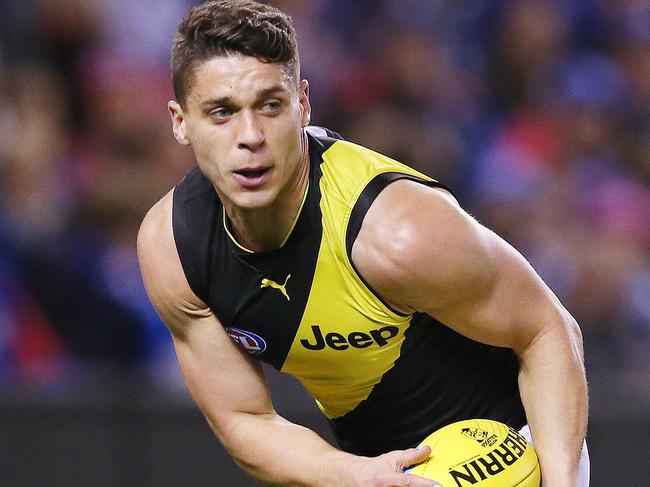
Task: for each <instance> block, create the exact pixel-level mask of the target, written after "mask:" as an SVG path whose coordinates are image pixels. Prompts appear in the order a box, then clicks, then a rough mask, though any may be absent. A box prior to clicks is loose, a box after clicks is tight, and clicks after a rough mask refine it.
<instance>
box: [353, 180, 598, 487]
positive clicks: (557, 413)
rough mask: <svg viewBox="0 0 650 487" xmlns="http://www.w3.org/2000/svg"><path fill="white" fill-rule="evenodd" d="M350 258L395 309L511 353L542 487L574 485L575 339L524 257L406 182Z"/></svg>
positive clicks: (578, 399)
mask: <svg viewBox="0 0 650 487" xmlns="http://www.w3.org/2000/svg"><path fill="white" fill-rule="evenodd" d="M395 201H399V202H400V204H399V205H395V204H394V202H395ZM352 257H353V259H354V261H355V264H356V265H357V267H358V268H359V270H360V272H361V273H362V274H363V275H364V277H365V278H366V279H367V280H368V281H369V283H370V284H371V285H372V286H373V287H375V288H376V290H377V291H378V292H379V293H380V294H381V295H382V296H383V297H384V298H385V299H386V300H387V301H388V302H389V303H391V304H392V305H393V306H394V307H396V308H398V309H402V310H404V311H408V312H412V311H421V312H426V313H428V314H430V315H431V316H433V317H435V318H436V319H438V320H440V321H441V322H442V323H445V324H446V325H447V326H449V327H451V328H453V329H455V330H456V331H458V332H459V333H462V334H463V335H465V336H467V337H470V338H472V339H474V340H476V341H480V342H483V343H487V344H491V345H496V346H501V347H509V348H512V349H513V350H514V351H515V353H516V354H517V356H518V357H519V360H520V374H519V385H520V392H521V397H522V401H523V403H524V407H525V410H526V415H527V418H528V421H529V424H530V427H531V430H532V433H533V436H534V439H535V445H536V448H537V452H538V455H539V459H540V463H541V466H542V475H543V478H544V482H545V485H547V486H552V487H561V486H575V482H576V478H577V466H578V462H579V457H580V451H581V447H582V443H583V439H584V434H585V429H586V421H587V386H586V380H585V373H584V367H583V356H582V338H581V333H580V330H579V328H578V325H577V323H576V322H575V320H574V319H573V318H572V316H571V315H570V314H569V313H568V311H567V310H566V309H565V308H564V307H563V306H562V305H561V303H560V302H559V300H558V299H557V298H556V296H555V295H554V294H553V293H552V292H551V291H550V289H549V288H548V287H547V286H546V285H545V284H544V283H543V282H542V280H541V279H540V278H539V277H538V276H537V274H536V273H535V271H534V270H533V269H532V267H531V266H530V265H529V264H528V263H527V262H526V260H525V259H524V258H523V257H522V256H521V255H520V254H519V253H518V252H517V251H516V250H515V249H514V248H513V247H511V246H510V245H509V244H507V243H506V242H505V241H504V240H502V239H501V238H499V237H498V236H497V235H495V234H494V233H493V232H491V231H490V230H488V229H486V228H485V227H483V226H481V225H480V224H479V223H478V222H476V221H475V220H474V219H472V218H471V217H470V216H469V215H468V214H467V213H465V212H464V211H463V210H462V209H461V208H460V207H459V206H458V204H457V203H456V202H455V200H454V199H453V198H452V197H451V196H450V195H449V194H448V193H446V192H444V191H442V190H438V189H431V188H428V187H426V186H423V185H419V184H417V183H413V182H410V181H397V182H395V183H393V184H391V185H389V186H388V187H387V188H386V189H385V190H384V191H383V192H382V193H381V194H380V195H379V197H378V198H377V200H376V201H375V202H374V203H373V205H372V206H371V208H370V210H369V211H368V214H367V215H366V218H365V220H364V223H363V226H362V228H361V231H360V233H359V236H358V238H357V241H356V242H355V246H354V248H353V252H352Z"/></svg>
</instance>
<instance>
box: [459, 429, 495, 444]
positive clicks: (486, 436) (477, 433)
mask: <svg viewBox="0 0 650 487" xmlns="http://www.w3.org/2000/svg"><path fill="white" fill-rule="evenodd" d="M461 433H462V434H463V435H465V436H467V437H468V438H471V439H473V440H476V442H477V443H480V444H481V446H492V445H494V444H495V443H496V442H497V440H498V439H499V438H498V436H497V435H491V434H490V433H489V432H487V431H485V430H484V429H481V428H463V429H462V430H461Z"/></svg>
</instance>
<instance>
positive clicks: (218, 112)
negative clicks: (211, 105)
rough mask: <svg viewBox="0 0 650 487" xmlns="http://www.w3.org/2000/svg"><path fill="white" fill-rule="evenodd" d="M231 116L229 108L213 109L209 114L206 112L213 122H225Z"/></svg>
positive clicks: (231, 112)
mask: <svg viewBox="0 0 650 487" xmlns="http://www.w3.org/2000/svg"><path fill="white" fill-rule="evenodd" d="M232 114H233V111H232V110H231V109H230V108H226V107H220V108H215V109H214V110H210V112H208V115H209V116H210V118H213V119H215V120H227V119H228V118H230V117H231V116H232Z"/></svg>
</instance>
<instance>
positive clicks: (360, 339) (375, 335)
mask: <svg viewBox="0 0 650 487" xmlns="http://www.w3.org/2000/svg"><path fill="white" fill-rule="evenodd" d="M311 331H312V334H313V337H312V341H310V340H307V339H304V338H303V339H302V340H300V344H301V345H302V346H303V347H305V348H307V349H309V350H322V349H324V348H325V347H326V346H327V347H329V348H332V349H334V350H346V349H348V348H350V347H352V348H366V347H369V346H370V345H372V344H373V343H376V344H377V345H379V346H380V347H383V346H384V345H387V344H388V341H389V340H390V339H391V338H395V337H396V336H397V334H398V333H399V328H397V327H396V326H384V327H382V328H377V329H376V330H369V331H368V333H364V332H362V331H353V332H352V333H350V334H348V336H347V337H346V336H344V335H341V334H340V333H336V332H330V333H326V334H325V336H323V332H322V331H321V329H320V326H318V325H313V326H312V327H311Z"/></svg>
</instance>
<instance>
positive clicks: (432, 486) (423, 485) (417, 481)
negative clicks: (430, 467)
mask: <svg viewBox="0 0 650 487" xmlns="http://www.w3.org/2000/svg"><path fill="white" fill-rule="evenodd" d="M404 475H405V476H407V477H409V480H408V483H406V484H403V485H408V487H443V486H442V484H439V483H438V482H436V481H435V480H429V479H425V478H422V477H418V476H417V475H411V474H410V473H405V474H404Z"/></svg>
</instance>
